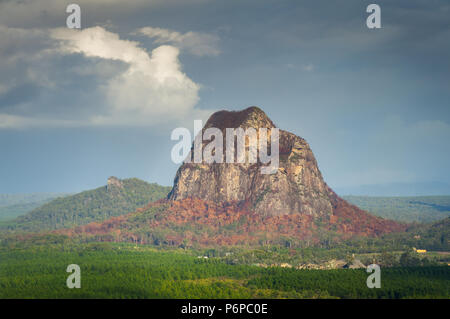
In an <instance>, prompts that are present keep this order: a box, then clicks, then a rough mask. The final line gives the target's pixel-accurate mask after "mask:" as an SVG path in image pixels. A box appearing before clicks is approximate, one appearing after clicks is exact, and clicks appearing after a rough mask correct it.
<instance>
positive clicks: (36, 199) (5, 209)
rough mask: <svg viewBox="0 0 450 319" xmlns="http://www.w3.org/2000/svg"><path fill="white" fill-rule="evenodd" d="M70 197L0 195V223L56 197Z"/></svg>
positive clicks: (53, 195)
mask: <svg viewBox="0 0 450 319" xmlns="http://www.w3.org/2000/svg"><path fill="white" fill-rule="evenodd" d="M67 195H70V194H68V193H30V194H0V222H1V221H7V220H11V219H14V218H16V217H18V216H20V215H23V214H26V213H28V212H30V211H31V210H33V209H34V208H37V207H39V206H41V205H43V204H45V203H47V202H49V201H51V200H53V199H55V198H57V197H63V196H67Z"/></svg>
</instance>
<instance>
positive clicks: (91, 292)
mask: <svg viewBox="0 0 450 319" xmlns="http://www.w3.org/2000/svg"><path fill="white" fill-rule="evenodd" d="M199 257H201V258H199ZM199 257H196V256H193V255H192V254H190V253H189V251H188V252H186V251H183V250H179V249H178V250H173V251H157V250H155V249H154V248H150V247H148V246H139V247H135V246H130V245H123V244H120V245H119V244H101V243H93V244H86V245H67V244H66V245H64V244H63V242H60V243H55V244H53V245H52V246H31V247H27V248H24V249H0V298H428V297H431V298H449V297H450V291H449V288H450V268H449V267H447V266H444V267H442V266H427V267H403V268H383V269H382V287H381V289H369V288H367V286H366V279H367V276H368V274H367V273H366V271H365V269H335V270H299V269H294V268H281V267H267V268H265V267H258V266H249V265H231V264H228V263H226V262H224V261H223V260H222V259H221V258H215V257H210V258H205V257H203V256H199ZM69 264H77V265H79V266H80V268H81V289H68V288H67V286H66V279H67V277H68V275H69V274H68V273H67V272H66V268H67V266H68V265H69Z"/></svg>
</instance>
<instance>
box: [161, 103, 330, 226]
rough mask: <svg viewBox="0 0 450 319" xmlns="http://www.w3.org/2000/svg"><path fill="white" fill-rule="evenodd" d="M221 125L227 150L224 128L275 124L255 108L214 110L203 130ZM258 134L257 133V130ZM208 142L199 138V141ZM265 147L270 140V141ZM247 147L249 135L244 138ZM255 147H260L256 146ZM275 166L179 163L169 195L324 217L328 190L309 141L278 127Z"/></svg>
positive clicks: (268, 213) (268, 211)
mask: <svg viewBox="0 0 450 319" xmlns="http://www.w3.org/2000/svg"><path fill="white" fill-rule="evenodd" d="M210 127H216V128H218V129H220V130H221V131H222V133H223V136H224V142H223V145H224V152H225V151H226V147H225V145H226V142H225V135H226V128H238V127H241V128H243V129H244V130H245V129H247V128H255V129H256V130H258V129H259V128H267V129H271V128H274V127H275V125H274V124H273V122H272V121H271V120H270V119H269V118H268V117H267V115H266V114H265V113H264V112H263V111H262V110H261V109H259V108H258V107H250V108H247V109H245V110H243V111H239V112H229V111H220V112H216V113H214V114H213V115H211V117H210V118H209V120H208V121H207V123H206V124H205V126H204V128H203V131H202V132H205V130H206V129H207V128H210ZM258 138H259V134H258ZM209 142H210V141H205V142H203V146H205V145H206V144H208V143H209ZM269 146H270V145H269ZM246 150H247V151H248V140H246ZM258 150H259V149H258ZM279 158H280V162H279V168H278V170H277V171H276V173H275V174H262V173H261V170H260V168H261V167H262V166H265V164H262V163H261V162H260V161H259V160H258V162H257V163H249V162H248V158H246V161H245V163H242V164H239V163H213V164H208V163H205V162H204V161H203V162H202V163H198V164H196V163H193V162H191V163H184V164H183V165H182V166H181V167H180V168H179V170H178V172H177V174H176V177H175V182H174V187H173V189H172V191H171V193H170V194H169V199H170V200H182V199H186V198H198V199H202V200H205V201H210V202H214V203H222V202H240V203H246V204H247V205H246V206H249V207H250V208H252V210H254V211H255V212H257V213H260V214H262V215H264V216H279V215H286V214H298V213H300V214H306V215H312V216H317V217H318V216H321V217H325V218H327V217H329V216H330V215H332V213H333V205H332V203H331V200H330V189H329V188H328V187H327V185H326V184H325V182H324V181H323V178H322V174H321V173H320V171H319V168H318V166H317V162H316V159H315V157H314V154H313V153H312V151H311V149H310V147H309V145H308V143H307V142H306V141H305V140H304V139H303V138H301V137H299V136H296V135H294V134H292V133H290V132H287V131H283V130H280V131H279Z"/></svg>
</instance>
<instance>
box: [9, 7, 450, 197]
mask: <svg viewBox="0 0 450 319" xmlns="http://www.w3.org/2000/svg"><path fill="white" fill-rule="evenodd" d="M70 3H77V4H78V5H79V6H80V8H81V29H80V30H73V29H68V28H67V26H66V19H67V16H68V15H69V13H66V6H67V5H68V4H70ZM370 3H376V4H378V5H379V6H380V8H381V24H382V28H381V29H368V28H367V26H366V19H367V17H368V15H369V13H367V12H366V7H367V6H368V5H369V4H370ZM449 101H450V2H448V0H423V1H419V0H407V1H406V0H405V1H395V2H394V1H376V2H375V0H372V1H364V0H345V1H343V0H342V1H322V0H315V1H299V0H294V1H284V0H276V1H268V0H241V1H233V0H231V1H230V0H228V1H212V0H154V1H144V0H137V1H120V0H78V1H76V0H71V1H60V0H32V1H29V0H23V1H9V0H0V193H29V192H77V191H81V190H86V189H91V188H95V187H99V186H101V185H105V184H106V180H107V178H108V177H109V176H117V177H119V178H128V177H138V178H141V179H144V180H146V181H149V182H156V183H159V184H162V185H172V182H173V178H174V176H175V173H176V170H177V167H178V165H177V164H174V163H173V162H172V161H171V157H170V153H171V148H172V147H173V146H174V145H175V143H176V142H175V141H171V139H170V133H171V131H172V130H173V129H175V128H177V127H186V128H188V129H190V130H191V131H192V130H193V121H194V119H203V120H204V121H206V120H207V118H208V116H209V115H211V114H212V113H213V112H215V111H217V110H222V109H227V110H240V109H243V108H246V107H248V106H253V105H256V106H259V107H260V108H262V109H263V110H264V111H265V112H266V113H267V115H268V116H269V117H270V118H271V119H272V120H273V122H274V123H275V124H276V125H277V126H278V127H280V128H281V129H284V130H288V131H291V132H293V133H295V134H297V135H300V136H301V137H303V138H305V139H306V140H307V141H308V142H309V144H310V146H311V148H312V150H313V152H314V154H315V156H316V159H317V161H318V164H319V168H320V170H321V172H322V174H323V176H324V178H325V181H326V182H327V183H328V184H329V185H330V186H331V187H335V188H342V187H356V186H359V185H369V184H387V183H427V182H440V183H450V169H449V165H448V163H450V143H449V141H450V103H449Z"/></svg>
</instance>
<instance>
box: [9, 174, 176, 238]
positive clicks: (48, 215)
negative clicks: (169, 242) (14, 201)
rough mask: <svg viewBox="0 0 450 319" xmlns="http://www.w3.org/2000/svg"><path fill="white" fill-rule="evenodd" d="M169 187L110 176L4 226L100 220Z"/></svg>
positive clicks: (39, 226)
mask: <svg viewBox="0 0 450 319" xmlns="http://www.w3.org/2000/svg"><path fill="white" fill-rule="evenodd" d="M169 190H170V187H164V186H160V185H158V184H150V183H147V182H145V181H142V180H139V179H137V178H129V179H123V180H120V179H118V178H116V177H110V178H109V179H108V183H107V185H106V186H102V187H99V188H96V189H93V190H88V191H84V192H81V193H78V194H75V195H71V196H66V197H61V198H56V199H54V200H52V201H50V202H48V203H46V204H44V205H42V206H40V207H38V208H36V209H34V210H32V211H31V212H29V213H28V214H26V215H24V216H20V217H19V218H17V219H16V220H14V223H13V224H12V225H8V228H9V229H17V230H26V231H42V230H52V229H58V228H66V227H74V226H79V225H84V224H87V223H90V222H94V221H104V220H106V219H108V218H110V217H113V216H119V215H122V214H126V213H129V212H132V211H134V210H136V209H137V208H138V207H142V206H144V205H146V204H148V203H149V202H152V201H155V200H158V199H160V198H163V197H166V196H167V193H168V192H169Z"/></svg>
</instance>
